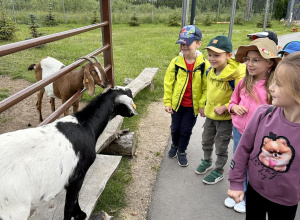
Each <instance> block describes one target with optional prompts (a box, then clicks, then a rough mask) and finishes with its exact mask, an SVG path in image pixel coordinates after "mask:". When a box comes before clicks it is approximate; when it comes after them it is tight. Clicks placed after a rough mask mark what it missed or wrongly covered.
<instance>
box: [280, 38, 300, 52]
mask: <svg viewBox="0 0 300 220" xmlns="http://www.w3.org/2000/svg"><path fill="white" fill-rule="evenodd" d="M297 51H300V41H291V42H289V43H287V44H286V45H285V46H284V48H283V49H282V50H281V51H280V52H279V53H278V54H283V53H284V52H287V53H289V54H291V53H295V52H297Z"/></svg>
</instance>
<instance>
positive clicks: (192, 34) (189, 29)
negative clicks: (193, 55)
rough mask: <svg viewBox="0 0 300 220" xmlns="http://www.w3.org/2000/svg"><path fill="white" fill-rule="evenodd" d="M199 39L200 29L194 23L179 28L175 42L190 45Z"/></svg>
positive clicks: (200, 35) (200, 36)
mask: <svg viewBox="0 0 300 220" xmlns="http://www.w3.org/2000/svg"><path fill="white" fill-rule="evenodd" d="M201 39H202V32H201V31H200V29H199V28H198V27H197V26H195V25H187V26H184V27H183V28H182V29H181V31H180V33H179V38H178V40H177V41H176V44H185V45H190V44H191V43H193V42H194V41H195V40H199V41H201Z"/></svg>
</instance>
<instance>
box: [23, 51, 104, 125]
mask: <svg viewBox="0 0 300 220" xmlns="http://www.w3.org/2000/svg"><path fill="white" fill-rule="evenodd" d="M92 58H93V59H95V62H93V60H92V59H91V58H89V57H81V58H80V59H86V60H88V61H89V63H87V64H86V65H84V66H83V67H82V68H81V69H79V70H72V71H70V72H68V73H67V74H66V75H64V76H62V77H60V78H59V79H57V80H56V81H54V82H53V83H50V84H49V85H47V86H45V88H43V89H41V90H40V91H38V93H37V102H36V108H37V111H38V115H39V122H42V121H43V117H42V99H43V95H44V92H46V94H47V95H48V96H49V97H50V104H51V110H52V112H54V111H55V99H56V98H58V99H61V101H62V103H65V102H66V101H67V100H68V99H69V98H71V97H72V96H73V95H74V94H75V93H76V92H78V91H81V90H82V89H83V88H84V87H85V88H86V89H87V90H88V93H89V95H90V96H92V95H94V92H95V85H99V86H101V87H102V88H105V87H106V86H107V76H106V73H105V71H104V69H103V67H102V65H101V64H100V62H99V60H98V59H97V58H96V57H92ZM64 67H65V65H64V64H63V63H62V62H60V61H58V60H56V59H54V58H52V57H46V58H43V59H42V60H41V61H40V62H39V63H38V64H31V65H30V66H29V67H28V70H33V69H34V70H35V78H36V81H40V80H42V79H45V78H47V77H49V76H51V75H53V74H55V73H56V72H58V71H59V70H60V69H62V68H64ZM78 108H79V100H77V101H76V102H75V103H74V104H73V113H75V112H77V111H78ZM64 115H65V116H66V115H69V109H68V110H66V111H65V112H64Z"/></svg>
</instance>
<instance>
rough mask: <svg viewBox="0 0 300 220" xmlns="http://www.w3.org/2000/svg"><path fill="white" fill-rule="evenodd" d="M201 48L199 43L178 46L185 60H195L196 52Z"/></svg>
mask: <svg viewBox="0 0 300 220" xmlns="http://www.w3.org/2000/svg"><path fill="white" fill-rule="evenodd" d="M200 46H201V41H198V42H197V41H194V42H193V43H191V44H190V45H184V44H180V50H181V53H182V54H183V57H185V58H186V57H187V58H195V57H196V50H197V49H198V48H199V47H200Z"/></svg>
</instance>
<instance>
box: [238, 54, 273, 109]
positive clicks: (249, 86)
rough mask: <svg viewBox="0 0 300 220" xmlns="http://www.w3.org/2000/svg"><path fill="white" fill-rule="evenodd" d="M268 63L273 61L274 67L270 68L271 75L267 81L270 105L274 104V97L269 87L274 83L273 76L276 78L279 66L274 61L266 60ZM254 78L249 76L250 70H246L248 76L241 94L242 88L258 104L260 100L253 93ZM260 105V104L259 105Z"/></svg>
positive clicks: (242, 86)
mask: <svg viewBox="0 0 300 220" xmlns="http://www.w3.org/2000/svg"><path fill="white" fill-rule="evenodd" d="M266 60H267V61H268V62H270V61H272V62H273V65H272V66H271V67H270V69H269V74H268V75H267V79H266V82H265V88H266V91H267V95H268V97H267V101H268V103H269V104H271V103H272V97H271V94H270V91H269V87H270V85H271V84H272V81H273V76H274V72H275V68H276V66H277V63H276V61H275V60H274V59H266ZM254 77H255V76H252V75H250V74H249V71H248V69H247V68H246V75H245V79H244V81H243V83H242V85H241V87H240V88H239V93H240V92H241V90H242V88H245V91H246V92H247V93H248V94H249V95H250V96H251V97H252V98H253V99H254V100H255V101H256V102H257V103H259V100H258V98H257V96H256V95H255V93H254V92H253V86H254ZM259 104H260V103H259Z"/></svg>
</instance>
